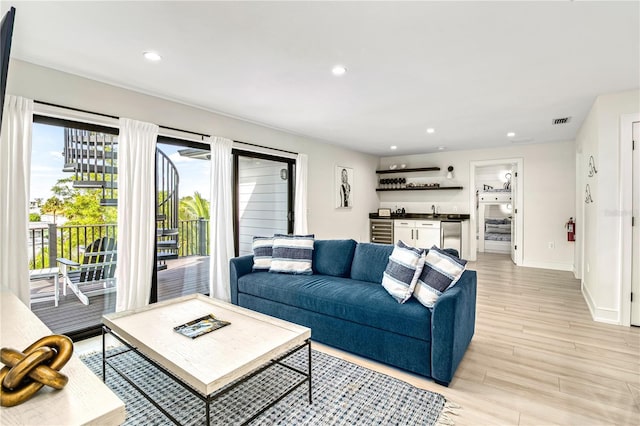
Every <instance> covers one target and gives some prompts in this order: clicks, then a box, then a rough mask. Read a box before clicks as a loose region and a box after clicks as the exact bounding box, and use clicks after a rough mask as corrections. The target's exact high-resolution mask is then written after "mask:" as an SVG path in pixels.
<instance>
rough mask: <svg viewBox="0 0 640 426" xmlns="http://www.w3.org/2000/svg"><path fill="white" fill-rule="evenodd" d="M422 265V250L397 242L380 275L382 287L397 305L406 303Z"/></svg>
mask: <svg viewBox="0 0 640 426" xmlns="http://www.w3.org/2000/svg"><path fill="white" fill-rule="evenodd" d="M423 265H424V250H423V249H419V248H415V247H411V246H408V245H406V244H405V243H404V242H402V241H401V240H400V241H398V243H397V244H396V246H395V247H394V248H393V252H392V253H391V256H389V262H388V263H387V268H386V269H385V271H384V273H383V274H382V286H383V287H384V288H385V290H387V292H388V293H389V294H390V295H391V296H393V298H394V299H396V301H397V302H398V303H404V302H406V301H407V300H409V298H410V297H411V293H413V289H414V287H415V286H416V282H417V281H418V277H419V276H420V273H421V272H422V267H423Z"/></svg>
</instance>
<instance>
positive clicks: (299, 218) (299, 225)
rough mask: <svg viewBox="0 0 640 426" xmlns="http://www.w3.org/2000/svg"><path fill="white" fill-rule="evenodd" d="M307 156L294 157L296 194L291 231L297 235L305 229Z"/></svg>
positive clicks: (304, 232)
mask: <svg viewBox="0 0 640 426" xmlns="http://www.w3.org/2000/svg"><path fill="white" fill-rule="evenodd" d="M308 162H309V158H308V157H307V154H298V158H297V159H296V195H295V206H294V209H293V218H294V220H295V221H294V225H293V231H294V233H295V234H298V235H305V234H307V233H308V232H309V230H308V229H307V170H308V168H309V166H308Z"/></svg>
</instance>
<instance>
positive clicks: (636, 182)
mask: <svg viewBox="0 0 640 426" xmlns="http://www.w3.org/2000/svg"><path fill="white" fill-rule="evenodd" d="M633 141H634V145H638V144H639V143H640V122H635V123H633ZM634 148H635V149H634V150H633V160H632V172H631V173H632V179H631V186H632V193H633V195H632V197H633V201H632V203H633V204H632V206H633V207H632V209H633V213H632V214H633V217H634V219H635V221H636V222H637V221H638V218H639V217H640V214H639V213H640V147H638V146H635V147H634ZM632 230H633V231H632V232H633V236H632V243H631V291H632V293H633V300H632V301H631V324H633V325H638V326H640V265H638V258H640V241H639V240H640V224H638V223H635V226H633V228H632Z"/></svg>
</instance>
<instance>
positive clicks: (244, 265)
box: [229, 254, 253, 305]
mask: <svg viewBox="0 0 640 426" xmlns="http://www.w3.org/2000/svg"><path fill="white" fill-rule="evenodd" d="M252 270H253V255H252V254H249V255H246V256H240V257H234V258H233V259H231V260H230V261H229V273H230V278H229V281H230V283H229V284H230V285H231V303H233V304H234V305H237V304H238V279H240V277H241V276H243V275H247V274H249V273H251V271H252Z"/></svg>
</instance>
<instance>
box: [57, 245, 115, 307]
mask: <svg viewBox="0 0 640 426" xmlns="http://www.w3.org/2000/svg"><path fill="white" fill-rule="evenodd" d="M116 257H117V256H116V243H115V240H114V239H113V238H109V237H102V238H99V239H97V240H95V241H94V242H92V243H91V244H89V245H88V246H87V248H86V250H85V252H84V257H83V259H82V263H78V262H74V261H72V260H69V259H65V258H58V263H59V264H60V274H61V277H62V294H63V295H65V296H66V295H67V287H69V288H70V289H71V291H73V292H74V293H75V295H76V296H78V299H80V301H81V302H82V303H84V304H85V305H88V304H89V296H94V295H98V294H105V293H110V292H113V291H115V290H116V283H115V271H116Z"/></svg>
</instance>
